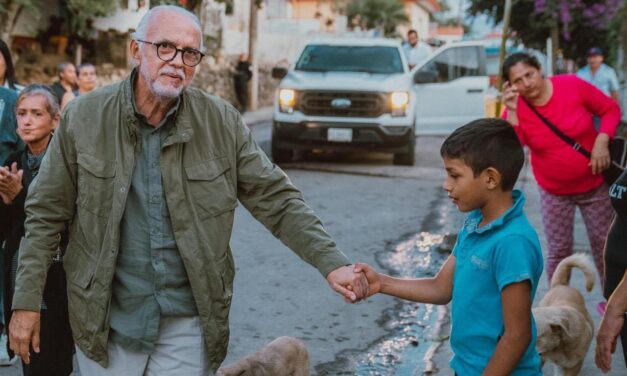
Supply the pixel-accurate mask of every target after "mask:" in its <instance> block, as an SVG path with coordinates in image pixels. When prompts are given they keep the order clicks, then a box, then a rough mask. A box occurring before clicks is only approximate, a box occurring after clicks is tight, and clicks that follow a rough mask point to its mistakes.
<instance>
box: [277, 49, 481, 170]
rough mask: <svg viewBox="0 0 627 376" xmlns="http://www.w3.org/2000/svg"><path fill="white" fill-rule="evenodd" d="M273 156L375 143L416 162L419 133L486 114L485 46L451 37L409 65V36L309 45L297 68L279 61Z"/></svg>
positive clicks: (280, 158)
mask: <svg viewBox="0 0 627 376" xmlns="http://www.w3.org/2000/svg"><path fill="white" fill-rule="evenodd" d="M272 75H273V77H275V78H280V79H282V81H281V83H280V84H279V87H278V89H277V92H276V96H275V104H274V113H273V126H272V156H273V159H274V161H275V162H277V163H281V162H289V161H290V160H291V159H292V158H293V153H294V151H297V150H312V149H325V150H368V151H382V152H389V153H393V154H394V164H398V165H413V164H414V163H415V161H414V159H415V158H414V157H415V137H416V134H447V133H450V132H451V131H452V130H454V129H455V128H457V127H459V126H461V125H462V124H464V123H466V122H468V121H470V120H472V119H475V118H478V117H482V116H484V115H483V114H484V96H485V94H486V91H487V89H488V86H489V80H488V76H487V74H486V58H485V51H484V46H483V44H481V43H478V42H472V43H471V42H462V43H456V44H450V45H445V46H443V47H441V48H439V49H438V50H436V51H435V52H434V53H433V54H432V55H431V56H430V57H429V58H428V59H426V60H425V61H423V62H422V63H420V64H418V65H417V66H416V67H414V69H413V70H411V71H409V69H408V66H407V61H406V59H405V55H404V54H403V51H402V48H401V44H400V42H398V41H395V40H387V39H337V40H325V41H314V42H311V43H309V44H307V45H306V46H305V48H304V49H303V50H302V52H301V54H300V56H299V58H298V59H297V61H296V64H295V65H294V67H293V69H291V70H287V69H285V68H275V69H274V70H273V72H272Z"/></svg>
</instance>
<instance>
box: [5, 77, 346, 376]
mask: <svg viewBox="0 0 627 376" xmlns="http://www.w3.org/2000/svg"><path fill="white" fill-rule="evenodd" d="M131 95H132V83H131V80H130V76H129V77H128V78H127V79H125V80H124V81H122V82H120V83H117V84H113V85H110V86H107V87H104V88H102V89H99V90H96V91H94V92H92V93H89V94H86V95H82V96H80V97H79V98H77V99H76V100H74V101H72V102H71V103H70V104H69V105H68V107H67V108H66V110H65V111H64V113H63V116H62V119H61V123H60V125H59V128H58V130H57V132H56V133H55V137H54V138H53V141H52V143H51V145H50V147H49V149H48V152H47V154H46V157H45V158H44V160H43V162H42V166H41V168H40V171H39V176H38V178H37V179H36V180H35V182H34V183H33V184H32V185H31V187H30V190H29V194H28V198H27V201H26V214H27V220H26V236H25V237H24V239H23V240H22V243H21V247H20V258H19V267H18V273H17V281H16V291H15V296H14V298H13V310H17V309H20V310H30V311H38V310H39V305H40V302H41V296H42V292H43V287H44V282H45V280H46V273H47V270H48V267H49V265H50V263H51V261H52V257H53V256H54V254H55V252H56V249H57V244H58V234H59V233H61V232H62V231H63V230H64V229H65V228H66V226H69V231H70V235H69V244H68V246H67V250H66V252H65V258H64V266H65V270H66V273H67V282H68V283H67V286H68V287H67V288H68V298H69V313H70V323H71V326H72V332H73V335H74V340H75V341H76V343H77V345H78V346H79V347H80V349H81V350H82V351H83V352H84V353H85V354H86V355H87V356H88V357H90V358H91V359H93V360H94V361H97V362H98V363H100V364H101V365H102V366H104V367H106V366H107V364H108V358H107V338H108V335H109V303H110V300H111V289H112V287H111V285H112V278H113V274H114V268H115V265H116V258H117V254H118V247H119V241H120V221H121V218H122V215H123V213H124V208H125V205H126V198H127V194H128V191H129V186H130V184H131V176H132V173H133V168H134V166H135V160H136V158H137V155H138V150H139V148H140V147H141V145H140V144H139V143H138V142H139V141H138V140H140V136H139V129H138V120H137V118H136V116H135V115H134V111H133V106H132V104H131ZM161 173H162V179H163V187H164V190H165V196H166V201H167V205H168V208H169V211H170V218H171V221H172V228H173V230H174V236H175V238H176V243H177V246H178V249H179V252H180V254H181V258H182V260H183V263H184V265H185V268H186V270H187V274H188V276H189V280H190V284H191V288H192V292H193V295H194V299H195V301H196V304H197V306H198V312H199V316H200V322H201V325H202V329H203V334H204V338H205V343H206V348H207V356H208V359H209V361H210V364H211V367H212V368H213V369H217V368H218V367H219V365H220V363H221V362H222V360H223V359H224V357H225V355H226V351H227V347H228V339H229V323H228V316H229V308H230V304H231V295H232V286H233V277H234V274H235V270H234V265H233V256H232V254H231V250H230V248H229V240H230V237H231V230H232V227H233V216H234V210H235V207H236V206H237V201H238V200H239V201H240V202H241V203H242V204H243V205H244V206H245V207H246V208H247V209H248V210H249V211H250V212H251V213H252V214H253V216H254V217H255V218H256V219H257V220H259V221H260V222H261V223H263V224H264V225H265V226H266V227H267V228H268V229H269V230H270V231H271V232H272V233H273V234H274V236H276V237H277V238H279V239H280V240H281V241H282V242H283V243H285V244H286V245H287V246H288V247H289V248H291V249H292V250H293V251H294V252H295V253H297V254H298V255H299V256H300V257H301V258H302V259H304V260H305V261H307V262H308V263H310V264H311V265H313V266H314V267H316V268H317V269H318V270H319V271H320V273H321V274H322V275H324V276H326V275H327V274H328V273H329V272H331V271H332V270H334V269H336V268H338V267H340V266H343V265H347V264H349V263H350V262H349V261H348V259H347V258H346V257H345V256H344V255H343V254H342V253H341V252H339V251H338V250H337V248H336V245H335V243H334V242H333V240H332V239H331V238H330V236H329V235H328V234H327V233H326V232H325V230H324V228H323V226H322V224H321V222H320V220H319V219H318V217H316V215H315V214H314V213H313V211H312V210H311V209H310V208H309V206H307V204H305V202H304V201H303V197H302V194H301V193H300V192H299V191H298V189H297V188H295V187H294V186H293V185H292V183H291V182H290V180H289V179H288V177H287V176H286V175H285V173H284V172H283V171H282V170H281V169H279V168H278V167H277V166H275V165H274V164H272V162H270V160H269V159H268V158H267V157H266V155H265V153H264V152H263V151H262V150H261V149H260V148H259V146H258V145H257V144H256V143H255V141H254V140H253V138H252V135H251V132H250V131H249V129H248V127H247V126H246V125H245V124H244V122H243V121H242V118H241V116H240V115H239V113H238V112H237V111H236V110H235V109H234V108H233V107H231V106H230V105H229V104H227V103H226V102H224V101H222V100H220V99H218V98H216V97H213V96H210V95H208V94H206V93H204V92H202V91H200V90H197V89H193V88H188V89H187V90H185V91H184V92H183V93H182V94H181V103H180V107H179V110H178V113H177V117H176V122H175V126H174V127H173V128H172V130H171V132H170V134H169V135H168V137H167V139H166V140H165V142H164V145H163V147H162V149H161Z"/></svg>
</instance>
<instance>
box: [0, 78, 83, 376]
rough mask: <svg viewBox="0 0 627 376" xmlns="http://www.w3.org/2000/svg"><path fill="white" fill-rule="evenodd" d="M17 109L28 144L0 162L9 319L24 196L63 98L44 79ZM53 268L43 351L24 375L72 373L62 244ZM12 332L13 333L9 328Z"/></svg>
mask: <svg viewBox="0 0 627 376" xmlns="http://www.w3.org/2000/svg"><path fill="white" fill-rule="evenodd" d="M15 107H16V109H15V113H16V118H17V133H18V135H19V136H20V138H21V139H22V141H24V143H25V144H26V148H25V149H24V150H22V151H19V152H17V153H15V154H13V155H11V156H10V157H9V159H8V160H7V163H6V167H0V199H1V201H2V202H1V203H0V244H1V243H3V242H4V248H3V257H4V265H5V266H4V276H5V284H4V286H5V297H6V299H5V310H4V312H5V320H6V322H7V323H8V322H9V321H10V320H9V319H10V313H11V302H12V297H13V290H14V286H15V273H16V270H17V260H18V253H19V252H18V250H19V244H20V240H21V238H22V237H23V236H24V221H25V220H26V214H25V212H24V202H25V200H26V194H27V192H28V187H29V185H30V183H31V182H32V180H33V179H34V178H35V177H36V176H37V173H38V172H39V166H40V163H41V161H42V159H43V157H44V155H45V153H46V150H47V148H48V144H49V143H50V140H51V138H52V133H53V130H54V128H55V127H56V125H57V124H58V122H59V117H60V115H59V104H58V103H57V101H56V98H55V97H54V95H53V94H52V92H51V91H50V90H49V89H48V88H46V87H45V86H43V85H30V86H28V87H26V88H25V89H24V90H23V91H22V92H21V93H20V95H19V97H18V99H17V101H16V105H15ZM60 239H61V241H60V245H59V252H58V254H57V256H56V257H55V258H54V259H53V262H52V265H51V266H50V269H49V271H48V279H47V281H46V286H45V287H44V297H43V301H42V303H41V311H40V313H41V321H40V341H41V343H40V351H39V353H35V352H34V351H33V350H31V356H30V364H25V363H22V366H23V370H24V375H25V376H35V375H50V376H67V375H69V374H71V373H72V356H73V351H74V344H73V341H72V332H71V329H70V324H69V319H68V309H67V293H66V286H65V274H64V272H63V262H62V253H61V249H62V246H63V243H64V239H65V236H63V237H60ZM9 337H10V333H9Z"/></svg>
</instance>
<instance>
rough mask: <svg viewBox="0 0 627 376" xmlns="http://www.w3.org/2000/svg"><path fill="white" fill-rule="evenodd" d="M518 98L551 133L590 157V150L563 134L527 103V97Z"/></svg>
mask: <svg viewBox="0 0 627 376" xmlns="http://www.w3.org/2000/svg"><path fill="white" fill-rule="evenodd" d="M520 98H521V99H522V100H523V102H525V104H526V105H527V106H528V107H529V108H530V109H531V111H533V113H534V114H536V116H537V117H539V118H540V120H542V122H543V123H544V124H546V126H547V127H549V129H550V130H552V131H553V133H555V135H556V136H557V137H559V138H561V139H562V140H563V141H564V142H566V143H567V144H568V145H570V146H571V147H572V148H573V149H575V150H577V151H578V152H580V153H581V154H582V155H583V156H584V157H586V158H587V159H590V157H591V154H590V152H589V151H588V150H586V149H584V147H583V146H581V144H580V143H578V142H577V141H575V140H573V139H572V138H570V137H568V136H567V135H565V134H564V132H562V131H560V130H559V129H558V128H557V127H556V126H555V125H554V124H553V123H551V122H550V121H549V119H547V118H545V117H544V116H542V114H541V113H540V112H538V110H537V109H536V108H535V107H534V106H533V105H532V104H531V103H529V101H527V99H525V98H524V97H522V96H521V97H520Z"/></svg>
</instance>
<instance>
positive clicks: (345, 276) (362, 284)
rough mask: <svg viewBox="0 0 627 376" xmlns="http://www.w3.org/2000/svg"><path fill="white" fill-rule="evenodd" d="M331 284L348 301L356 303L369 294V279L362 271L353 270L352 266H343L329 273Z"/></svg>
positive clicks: (328, 277) (328, 279)
mask: <svg viewBox="0 0 627 376" xmlns="http://www.w3.org/2000/svg"><path fill="white" fill-rule="evenodd" d="M327 282H329V286H331V288H332V289H333V290H335V291H336V292H337V293H339V294H340V295H342V296H343V297H344V300H345V301H346V302H348V303H356V302H358V301H360V300H362V299H365V298H366V297H367V296H368V288H369V287H368V281H367V280H366V277H365V276H364V275H363V274H362V273H355V272H353V270H352V268H351V267H350V266H342V267H339V268H337V269H335V270H333V271H332V272H331V273H329V274H328V275H327Z"/></svg>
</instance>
